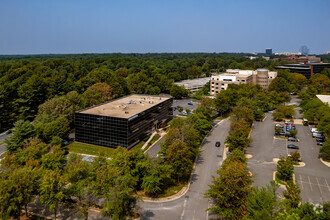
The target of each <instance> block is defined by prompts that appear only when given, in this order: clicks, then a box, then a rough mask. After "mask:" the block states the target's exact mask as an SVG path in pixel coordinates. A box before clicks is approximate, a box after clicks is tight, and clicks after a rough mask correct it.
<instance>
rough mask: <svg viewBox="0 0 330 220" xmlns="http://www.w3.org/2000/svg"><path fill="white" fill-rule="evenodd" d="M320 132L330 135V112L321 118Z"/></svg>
mask: <svg viewBox="0 0 330 220" xmlns="http://www.w3.org/2000/svg"><path fill="white" fill-rule="evenodd" d="M317 128H318V130H319V131H320V132H323V133H325V134H327V136H328V137H330V113H329V112H328V113H326V115H324V116H323V117H322V118H321V119H320V123H319V124H318V126H317Z"/></svg>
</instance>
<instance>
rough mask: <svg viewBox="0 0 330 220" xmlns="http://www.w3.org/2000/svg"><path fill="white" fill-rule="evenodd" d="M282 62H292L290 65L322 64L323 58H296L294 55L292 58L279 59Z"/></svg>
mask: <svg viewBox="0 0 330 220" xmlns="http://www.w3.org/2000/svg"><path fill="white" fill-rule="evenodd" d="M277 59H279V60H281V61H286V62H290V63H304V64H306V63H320V62H321V58H320V57H316V56H299V57H298V56H296V55H292V56H290V57H285V58H277Z"/></svg>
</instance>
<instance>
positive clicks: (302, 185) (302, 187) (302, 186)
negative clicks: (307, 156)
mask: <svg viewBox="0 0 330 220" xmlns="http://www.w3.org/2000/svg"><path fill="white" fill-rule="evenodd" d="M299 177H300V182H301V190H303V189H304V184H303V182H302V178H301V175H300V174H299Z"/></svg>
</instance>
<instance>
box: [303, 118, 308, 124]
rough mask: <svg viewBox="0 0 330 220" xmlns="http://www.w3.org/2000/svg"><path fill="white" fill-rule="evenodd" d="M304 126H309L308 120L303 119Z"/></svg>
mask: <svg viewBox="0 0 330 220" xmlns="http://www.w3.org/2000/svg"><path fill="white" fill-rule="evenodd" d="M303 124H304V126H307V125H308V120H307V119H306V118H303Z"/></svg>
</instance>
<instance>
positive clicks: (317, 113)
mask: <svg viewBox="0 0 330 220" xmlns="http://www.w3.org/2000/svg"><path fill="white" fill-rule="evenodd" d="M300 106H301V109H302V112H303V117H304V118H306V119H308V121H309V122H311V123H313V122H318V121H320V120H321V118H323V117H324V116H325V115H326V114H327V113H328V112H329V111H330V107H329V106H327V105H326V104H324V103H323V102H322V101H321V100H319V99H318V98H316V97H315V98H313V99H310V100H303V101H302V102H301V103H300ZM321 127H322V126H321Z"/></svg>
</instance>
